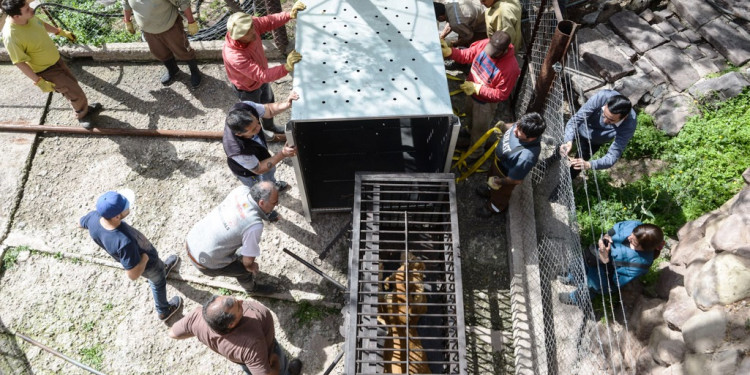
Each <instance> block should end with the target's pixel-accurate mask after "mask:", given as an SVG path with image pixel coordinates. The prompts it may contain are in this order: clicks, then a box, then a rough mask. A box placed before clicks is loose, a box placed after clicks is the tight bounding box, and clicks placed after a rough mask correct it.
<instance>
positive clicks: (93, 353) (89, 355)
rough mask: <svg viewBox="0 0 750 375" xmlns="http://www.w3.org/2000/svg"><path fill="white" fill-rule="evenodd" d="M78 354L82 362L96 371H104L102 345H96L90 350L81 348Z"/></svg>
mask: <svg viewBox="0 0 750 375" xmlns="http://www.w3.org/2000/svg"><path fill="white" fill-rule="evenodd" d="M78 354H79V355H81V362H83V363H85V364H87V365H89V366H91V367H93V368H94V369H95V370H101V369H102V362H103V361H104V358H103V354H104V351H103V350H102V346H101V344H96V345H94V346H92V347H89V348H81V349H79V350H78Z"/></svg>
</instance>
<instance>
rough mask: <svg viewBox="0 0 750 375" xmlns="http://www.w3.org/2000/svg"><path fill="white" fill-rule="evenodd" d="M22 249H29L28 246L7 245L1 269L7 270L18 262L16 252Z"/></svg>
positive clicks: (18, 252)
mask: <svg viewBox="0 0 750 375" xmlns="http://www.w3.org/2000/svg"><path fill="white" fill-rule="evenodd" d="M23 251H29V247H28V246H18V247H9V248H8V249H7V250H6V251H5V255H3V269H2V271H5V270H9V269H11V268H13V266H15V265H16V262H18V254H20V253H21V252H23Z"/></svg>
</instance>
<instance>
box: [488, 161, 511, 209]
mask: <svg viewBox="0 0 750 375" xmlns="http://www.w3.org/2000/svg"><path fill="white" fill-rule="evenodd" d="M499 163H500V159H498V158H497V156H495V159H494V160H493V161H492V168H490V172H489V173H488V176H489V177H500V178H503V177H505V174H504V173H503V171H501V170H500V166H499V165H498V164H499ZM515 188H516V185H501V186H500V189H497V190H492V189H490V203H492V205H493V206H495V207H496V208H497V209H498V212H502V211H504V210H505V209H506V208H508V203H509V202H510V196H511V194H513V189H515Z"/></svg>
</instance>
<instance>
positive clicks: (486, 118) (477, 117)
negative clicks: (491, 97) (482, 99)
mask: <svg viewBox="0 0 750 375" xmlns="http://www.w3.org/2000/svg"><path fill="white" fill-rule="evenodd" d="M498 104H499V103H479V102H477V101H475V100H474V99H472V98H471V97H468V98H467V99H466V107H467V108H466V112H467V113H468V112H469V111H471V131H470V132H469V134H470V136H471V145H474V143H477V141H478V140H479V138H482V136H483V135H484V133H486V132H487V130H490V124H492V120H493V119H494V118H495V112H497V106H498ZM493 125H494V124H493ZM482 154H484V148H482V147H479V148H477V149H476V151H474V153H472V154H471V155H470V156H471V157H472V158H478V157H480V156H482Z"/></svg>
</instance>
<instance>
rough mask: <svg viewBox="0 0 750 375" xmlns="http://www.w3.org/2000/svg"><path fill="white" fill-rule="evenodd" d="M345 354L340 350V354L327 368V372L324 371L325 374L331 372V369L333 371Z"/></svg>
mask: <svg viewBox="0 0 750 375" xmlns="http://www.w3.org/2000/svg"><path fill="white" fill-rule="evenodd" d="M343 355H344V352H339V355H337V356H336V358H335V359H334V360H333V362H331V365H330V366H328V368H327V369H326V372H324V373H323V375H328V374H330V373H331V371H333V368H334V367H336V364H338V363H339V361H340V360H341V357H342V356H343Z"/></svg>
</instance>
